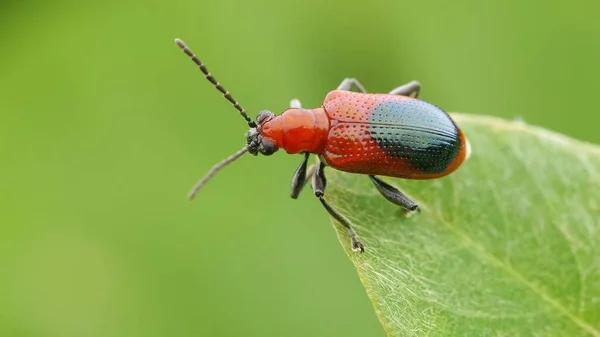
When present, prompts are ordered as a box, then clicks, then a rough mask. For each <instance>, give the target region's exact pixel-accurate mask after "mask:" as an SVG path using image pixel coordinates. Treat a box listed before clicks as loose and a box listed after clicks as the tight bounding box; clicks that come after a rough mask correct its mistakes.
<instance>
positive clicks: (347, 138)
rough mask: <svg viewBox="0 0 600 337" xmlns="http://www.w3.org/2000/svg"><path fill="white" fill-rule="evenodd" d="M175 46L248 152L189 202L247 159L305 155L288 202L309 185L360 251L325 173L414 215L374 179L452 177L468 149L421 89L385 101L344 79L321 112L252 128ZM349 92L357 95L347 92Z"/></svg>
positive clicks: (301, 111)
mask: <svg viewBox="0 0 600 337" xmlns="http://www.w3.org/2000/svg"><path fill="white" fill-rule="evenodd" d="M175 43H176V44H177V45H178V46H179V47H180V48H181V49H182V50H183V52H184V53H185V54H187V55H188V56H189V57H190V58H191V59H192V61H193V62H194V63H195V64H196V65H197V66H198V68H199V69H200V71H202V73H203V74H204V76H205V77H206V79H208V81H210V82H211V83H212V84H213V85H214V86H215V87H216V88H217V90H219V91H220V92H221V93H222V94H223V96H224V97H225V98H226V99H227V100H228V101H229V102H231V104H233V106H234V107H235V108H236V109H237V110H238V112H239V113H240V114H241V115H242V117H243V118H244V119H245V120H246V122H247V123H248V126H249V127H250V130H249V131H248V132H247V134H246V146H244V147H243V148H242V149H241V150H239V151H238V152H236V153H234V154H233V155H231V156H230V157H228V158H226V159H225V160H223V161H222V162H220V163H218V164H216V165H215V166H213V167H212V169H211V170H210V171H209V172H208V173H207V174H206V175H205V176H204V177H203V178H202V179H201V180H200V181H198V183H196V185H194V187H193V188H192V190H191V192H190V194H189V198H190V199H193V198H194V197H195V195H196V194H197V193H198V191H199V190H200V189H201V188H202V187H203V186H204V185H205V184H206V183H207V182H208V181H209V180H210V179H211V178H212V177H213V176H214V175H215V174H217V172H219V171H220V170H221V169H222V168H223V167H225V166H226V165H228V164H230V163H231V162H233V161H235V160H236V159H238V158H239V157H241V156H242V155H244V154H245V153H246V152H249V153H250V154H252V155H255V156H256V155H258V154H259V153H260V154H262V155H266V156H270V155H272V154H273V153H275V152H277V150H279V149H284V150H285V151H286V152H287V153H289V154H295V153H303V154H304V159H303V160H302V163H301V164H300V166H298V168H297V169H296V171H295V173H294V177H293V179H292V190H291V197H292V198H294V199H296V198H298V195H299V194H300V192H301V191H302V189H303V187H304V186H305V185H306V183H307V181H308V180H309V179H312V188H313V191H314V194H315V196H316V197H317V198H318V199H319V201H320V202H321V204H323V207H325V209H326V210H327V212H328V213H329V214H330V215H331V216H332V217H333V218H334V219H336V220H337V221H338V222H340V223H341V224H342V225H343V226H344V227H345V228H346V229H347V230H348V234H349V235H350V239H351V246H352V249H353V250H355V251H360V252H364V245H363V244H362V243H361V242H360V241H358V239H357V235H356V232H355V231H354V230H353V229H352V226H351V224H350V222H349V221H348V219H346V218H345V217H344V216H343V215H342V214H340V213H339V212H337V211H336V210H335V209H334V208H333V207H332V206H331V204H329V202H327V200H326V199H325V188H326V186H327V180H326V179H325V173H324V170H325V167H327V166H330V167H332V168H335V169H337V170H340V171H345V172H350V173H358V174H366V175H368V176H369V178H370V179H371V181H372V182H373V184H374V185H375V188H376V189H377V190H378V191H379V192H380V193H381V195H382V196H383V197H384V198H385V199H387V200H388V201H390V202H391V203H393V204H395V205H398V206H400V207H402V208H403V209H404V210H405V211H406V212H412V211H416V210H417V209H418V205H417V204H416V203H415V202H414V201H412V200H411V199H410V198H408V197H407V196H406V195H405V194H404V193H402V192H401V191H399V190H398V189H397V188H395V187H393V186H391V185H390V184H388V183H386V182H384V181H383V180H381V179H380V178H378V177H377V176H378V175H381V176H389V177H396V178H404V179H435V178H439V177H442V176H445V175H448V174H450V173H452V172H453V171H455V170H456V169H457V168H458V167H459V166H460V165H461V164H462V163H463V162H464V161H465V160H466V159H467V158H468V156H469V154H470V151H471V150H470V146H469V142H468V141H467V138H466V137H465V135H464V133H463V132H462V130H461V129H460V128H459V127H458V125H457V124H456V122H455V121H454V120H453V119H452V118H451V117H450V116H449V115H448V114H447V113H446V112H444V111H443V110H442V109H440V108H438V107H437V106H435V105H433V104H431V103H428V102H425V101H422V100H419V99H418V96H419V91H420V89H421V85H420V83H419V82H417V81H412V82H409V83H407V84H405V85H402V86H400V87H398V88H396V89H394V90H392V91H390V92H389V93H388V94H369V93H367V91H366V90H365V88H364V87H363V85H362V84H361V83H360V82H358V81H357V80H356V79H354V78H346V79H344V80H343V81H342V83H340V85H339V86H338V87H337V89H336V90H333V91H331V92H329V93H328V94H327V96H326V97H325V100H324V101H323V105H322V106H321V107H318V108H314V109H305V108H302V105H301V103H300V101H299V100H297V99H294V100H292V101H291V103H290V108H288V109H286V110H285V111H283V112H282V113H281V114H280V115H275V114H274V113H272V112H271V111H268V110H262V111H260V112H259V113H258V115H257V117H256V122H255V121H253V120H252V119H251V118H250V117H249V116H248V114H247V113H246V111H245V110H244V109H243V108H242V107H241V106H240V104H239V103H238V102H237V101H236V100H235V99H234V98H233V97H232V96H231V94H230V93H229V91H227V90H225V88H224V87H223V86H222V85H221V84H220V83H219V82H218V81H217V80H216V79H215V78H214V77H213V76H212V74H211V73H210V72H209V71H208V69H207V68H206V66H205V65H204V64H203V63H202V62H201V61H200V59H199V58H198V57H197V56H196V55H195V54H194V53H193V52H192V51H191V50H190V49H189V48H188V47H187V46H186V44H185V43H184V42H183V41H182V40H180V39H175ZM353 88H357V89H358V90H359V91H360V92H353V91H351V90H352V89H353ZM411 95H412V96H411ZM311 154H315V155H317V157H318V161H317V164H316V165H312V166H311V167H308V159H309V157H310V155H311Z"/></svg>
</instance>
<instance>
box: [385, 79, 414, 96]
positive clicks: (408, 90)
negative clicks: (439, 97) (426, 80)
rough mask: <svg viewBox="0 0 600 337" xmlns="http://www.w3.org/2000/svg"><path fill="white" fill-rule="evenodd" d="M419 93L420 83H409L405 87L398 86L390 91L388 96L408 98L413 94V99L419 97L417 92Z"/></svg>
mask: <svg viewBox="0 0 600 337" xmlns="http://www.w3.org/2000/svg"><path fill="white" fill-rule="evenodd" d="M420 91H421V83H419V81H410V82H408V83H406V84H405V85H402V86H399V87H398V88H396V89H394V90H392V91H390V95H402V96H410V95H412V94H415V96H414V97H415V98H418V97H419V92H420Z"/></svg>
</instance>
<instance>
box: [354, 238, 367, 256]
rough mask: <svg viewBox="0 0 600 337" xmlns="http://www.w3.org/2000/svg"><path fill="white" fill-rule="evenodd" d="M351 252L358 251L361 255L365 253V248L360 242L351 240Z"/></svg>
mask: <svg viewBox="0 0 600 337" xmlns="http://www.w3.org/2000/svg"><path fill="white" fill-rule="evenodd" d="M352 250H353V251H355V252H356V251H360V252H361V253H364V252H365V246H363V244H362V243H361V242H360V241H358V240H356V239H354V238H352Z"/></svg>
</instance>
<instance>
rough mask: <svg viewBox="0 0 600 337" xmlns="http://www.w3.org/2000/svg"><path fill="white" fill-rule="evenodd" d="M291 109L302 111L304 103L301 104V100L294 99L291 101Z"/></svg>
mask: <svg viewBox="0 0 600 337" xmlns="http://www.w3.org/2000/svg"><path fill="white" fill-rule="evenodd" d="M290 108H295V109H302V103H300V100H299V99H297V98H294V99H293V100H291V101H290Z"/></svg>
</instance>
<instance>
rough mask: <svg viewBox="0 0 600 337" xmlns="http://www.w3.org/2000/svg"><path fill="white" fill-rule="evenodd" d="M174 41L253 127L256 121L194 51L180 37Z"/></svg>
mask: <svg viewBox="0 0 600 337" xmlns="http://www.w3.org/2000/svg"><path fill="white" fill-rule="evenodd" d="M175 43H176V44H177V45H178V46H179V48H181V49H182V50H183V52H184V53H186V54H187V56H189V57H190V58H191V59H192V61H194V63H196V65H197V66H198V68H199V69H200V71H202V73H203V74H204V76H206V79H207V80H208V81H209V82H210V83H212V84H213V85H214V86H215V88H217V90H219V91H220V92H221V93H222V94H223V96H225V98H227V100H228V101H229V102H231V104H233V106H234V107H235V108H236V109H237V110H238V111H239V112H240V114H241V115H242V117H244V119H245V120H246V122H248V126H249V127H251V128H255V127H256V123H255V122H254V121H253V120H252V118H250V117H249V116H248V114H247V113H246V110H244V108H242V107H241V106H240V104H239V103H238V102H237V101H236V100H235V99H233V97H232V96H231V94H230V93H229V91H227V90H225V88H223V86H222V85H221V83H219V82H218V81H217V80H216V79H215V78H214V77H213V75H212V74H211V73H210V72H209V71H208V69H206V66H204V63H202V61H200V59H199V58H198V56H196V54H194V52H193V51H191V50H190V48H188V46H186V45H185V43H184V42H183V41H181V40H180V39H175Z"/></svg>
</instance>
